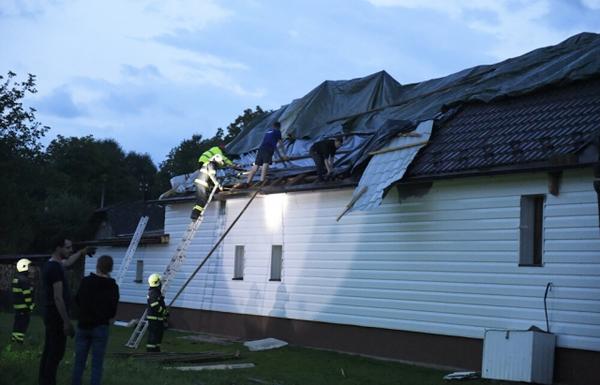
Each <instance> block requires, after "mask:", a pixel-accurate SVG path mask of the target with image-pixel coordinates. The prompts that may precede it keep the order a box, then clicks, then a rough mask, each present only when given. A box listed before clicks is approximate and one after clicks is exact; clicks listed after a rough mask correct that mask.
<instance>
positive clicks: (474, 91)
mask: <svg viewBox="0 0 600 385" xmlns="http://www.w3.org/2000/svg"><path fill="white" fill-rule="evenodd" d="M598 73H600V35H598V34H594V33H581V34H578V35H575V36H573V37H571V38H569V39H567V40H565V41H563V42H562V43H560V44H558V45H555V46H550V47H544V48H539V49H536V50H534V51H531V52H529V53H527V54H524V55H521V56H519V57H516V58H512V59H508V60H505V61H502V62H500V63H496V64H491V65H482V66H477V67H473V68H469V69H466V70H463V71H460V72H457V73H455V74H452V75H449V76H446V77H443V78H439V79H433V80H428V81H424V82H421V83H415V84H409V85H405V86H401V85H400V84H399V83H398V82H396V81H395V80H394V79H393V78H392V77H391V76H390V75H388V74H387V73H386V72H383V71H382V72H378V73H375V74H373V75H370V76H367V77H364V78H359V79H353V80H347V81H326V82H323V83H322V84H321V85H319V86H318V87H317V88H315V89H314V90H312V91H311V92H309V93H308V94H307V95H305V96H304V97H302V98H300V99H296V100H294V101H293V102H292V103H290V104H289V105H286V106H283V107H281V108H280V109H279V110H276V111H274V112H272V113H269V114H266V115H264V116H262V117H260V118H259V119H257V120H255V121H253V122H252V123H251V124H250V125H248V126H247V127H246V128H245V129H244V130H243V131H242V132H241V133H240V134H239V135H238V136H237V137H236V138H235V139H234V140H233V141H232V142H231V143H230V144H229V145H228V147H227V150H228V151H229V152H230V153H232V154H244V153H248V152H250V151H253V150H255V149H257V148H258V147H259V146H260V143H261V140H262V137H263V135H264V133H265V131H266V130H267V129H268V128H269V127H270V125H271V124H272V123H273V122H274V121H276V120H279V121H280V122H281V123H282V133H283V135H284V137H287V136H290V137H291V138H295V139H304V140H307V141H308V142H309V143H314V142H316V141H317V140H320V139H323V138H325V137H331V136H334V135H341V134H345V135H351V134H365V133H372V134H373V133H376V132H377V131H378V130H379V129H381V128H382V127H383V126H384V124H385V121H386V120H388V119H390V120H398V121H400V120H407V121H411V122H413V124H414V125H415V126H416V124H417V123H418V122H420V121H424V120H429V119H434V118H435V117H436V115H437V114H439V113H440V111H441V110H442V108H443V107H444V106H448V105H453V104H457V103H462V102H469V101H475V100H481V101H491V100H493V99H496V98H500V97H507V96H515V95H521V94H525V93H528V92H531V91H533V90H536V89H539V88H541V87H545V86H549V85H553V84H560V83H569V82H572V81H575V80H579V79H585V78H587V77H591V76H594V75H597V74H598ZM386 107H387V108H386ZM361 158H363V157H361ZM361 160H364V159H361Z"/></svg>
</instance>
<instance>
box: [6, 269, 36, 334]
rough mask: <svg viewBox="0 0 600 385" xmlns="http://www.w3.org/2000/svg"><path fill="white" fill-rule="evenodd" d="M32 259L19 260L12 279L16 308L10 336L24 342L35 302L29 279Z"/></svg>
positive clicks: (14, 305)
mask: <svg viewBox="0 0 600 385" xmlns="http://www.w3.org/2000/svg"><path fill="white" fill-rule="evenodd" d="M30 264H31V261H30V260H29V259H26V258H22V259H19V260H18V261H17V274H16V275H15V277H14V278H13V280H12V296H13V307H14V309H15V322H14V324H13V331H12V335H11V337H10V339H11V341H12V342H16V343H18V344H22V343H23V340H24V339H25V332H27V327H28V326H29V317H30V313H31V311H32V310H33V308H34V306H35V304H34V303H33V287H32V286H31V281H30V280H29V265H30Z"/></svg>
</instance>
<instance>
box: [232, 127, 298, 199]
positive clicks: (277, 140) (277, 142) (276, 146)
mask: <svg viewBox="0 0 600 385" xmlns="http://www.w3.org/2000/svg"><path fill="white" fill-rule="evenodd" d="M275 151H277V155H278V156H279V158H280V159H281V160H283V161H285V160H287V159H288V158H287V156H285V148H284V147H283V142H282V139H281V123H279V122H277V121H276V122H274V123H273V125H272V127H271V129H270V130H268V131H267V132H265V135H264V136H263V140H262V143H261V145H260V147H259V148H258V153H257V154H256V160H255V161H254V165H253V166H252V169H251V170H250V172H249V173H248V178H247V180H246V183H244V184H242V185H241V186H240V187H242V188H244V187H249V186H250V184H251V183H252V178H254V174H256V172H257V171H258V168H259V167H262V169H261V173H260V182H261V183H264V182H265V180H266V179H267V172H268V171H269V165H270V164H272V163H273V153H274V152H275ZM282 154H283V155H282Z"/></svg>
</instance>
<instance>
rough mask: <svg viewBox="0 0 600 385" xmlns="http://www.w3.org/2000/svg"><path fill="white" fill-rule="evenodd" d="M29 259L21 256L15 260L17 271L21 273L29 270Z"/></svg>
mask: <svg viewBox="0 0 600 385" xmlns="http://www.w3.org/2000/svg"><path fill="white" fill-rule="evenodd" d="M30 263H31V261H30V260H29V259H27V258H21V259H19V260H18V261H17V271H18V272H19V273H23V272H25V271H28V270H29V264H30Z"/></svg>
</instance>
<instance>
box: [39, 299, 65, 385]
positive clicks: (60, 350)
mask: <svg viewBox="0 0 600 385" xmlns="http://www.w3.org/2000/svg"><path fill="white" fill-rule="evenodd" d="M44 326H45V327H46V337H45V339H44V351H43V352H42V358H41V359H40V371H39V385H56V371H57V370H58V365H59V364H60V361H61V360H62V359H63V356H64V355H65V347H66V345H67V336H66V335H65V333H64V331H63V320H62V318H61V316H60V314H59V313H58V310H56V308H55V307H49V308H48V309H46V314H45V316H44Z"/></svg>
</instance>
